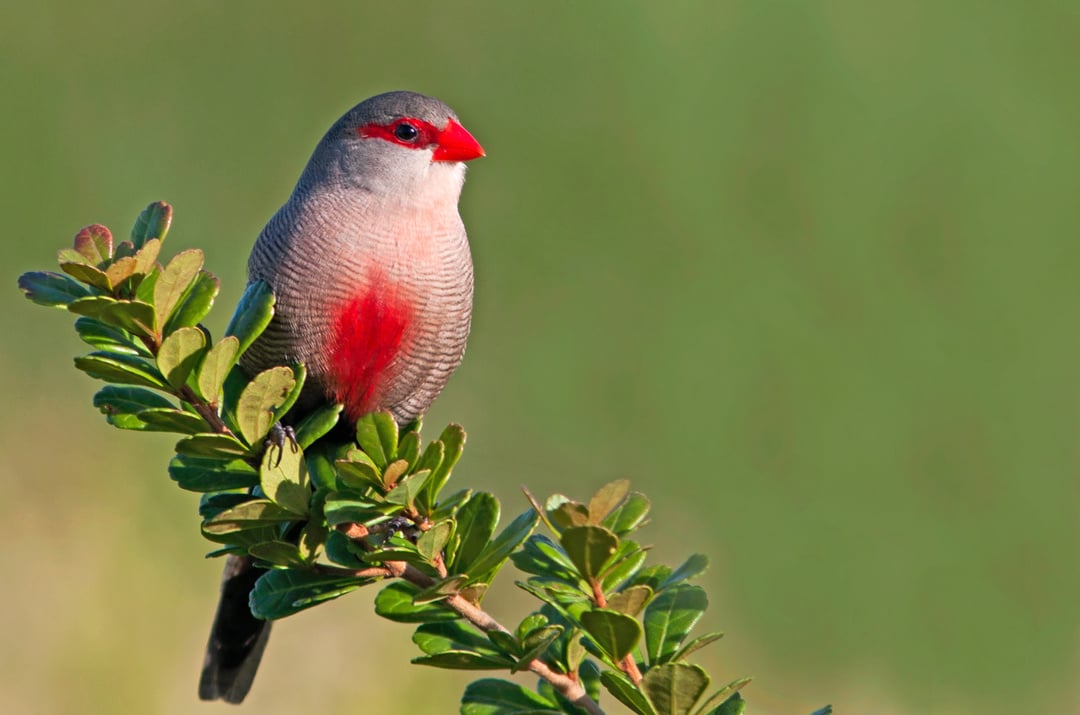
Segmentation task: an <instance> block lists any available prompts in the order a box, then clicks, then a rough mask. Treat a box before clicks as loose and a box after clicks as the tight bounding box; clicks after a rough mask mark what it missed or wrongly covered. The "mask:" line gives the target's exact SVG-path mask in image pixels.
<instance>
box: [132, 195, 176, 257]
mask: <svg viewBox="0 0 1080 715" xmlns="http://www.w3.org/2000/svg"><path fill="white" fill-rule="evenodd" d="M171 223H172V206H169V205H168V204H167V203H165V202H164V201H155V202H154V203H152V204H150V205H149V206H147V207H146V208H145V209H143V210H142V213H140V214H139V217H138V218H137V219H135V225H134V226H132V227H131V242H132V243H133V244H134V245H135V248H142V247H143V244H145V243H146V242H147V241H148V240H150V239H152V238H156V239H158V240H161V241H163V240H165V234H167V233H168V232H169V225H170V224H171Z"/></svg>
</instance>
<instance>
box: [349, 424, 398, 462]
mask: <svg viewBox="0 0 1080 715" xmlns="http://www.w3.org/2000/svg"><path fill="white" fill-rule="evenodd" d="M397 430H398V428H397V423H396V422H394V418H393V417H392V416H391V415H390V413H389V412H369V413H368V414H366V415H364V416H363V417H361V418H360V419H359V420H357V422H356V442H357V444H359V445H360V448H361V449H363V450H364V452H365V453H366V454H367V455H368V456H369V457H371V461H372V462H373V463H374V464H375V466H376V467H378V468H379V470H380V471H383V470H385V469H386V465H387V464H389V463H390V461H391V460H392V459H394V457H395V456H396V455H397V440H398V431H397Z"/></svg>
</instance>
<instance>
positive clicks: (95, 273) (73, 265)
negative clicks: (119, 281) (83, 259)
mask: <svg viewBox="0 0 1080 715" xmlns="http://www.w3.org/2000/svg"><path fill="white" fill-rule="evenodd" d="M60 270H62V271H63V272H64V273H67V274H68V275H69V276H71V277H72V278H74V279H75V280H77V281H81V282H83V283H85V284H87V285H89V286H92V287H94V288H97V289H98V290H100V291H103V292H105V293H112V289H113V286H112V283H110V282H109V277H108V276H107V275H105V271H103V270H101V269H100V268H95V267H94V266H89V265H87V264H85V263H77V262H69V261H61V263H60Z"/></svg>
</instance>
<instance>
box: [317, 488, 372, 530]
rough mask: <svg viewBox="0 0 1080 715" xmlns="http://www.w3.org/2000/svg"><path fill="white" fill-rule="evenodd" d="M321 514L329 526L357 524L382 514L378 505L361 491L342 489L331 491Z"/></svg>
mask: <svg viewBox="0 0 1080 715" xmlns="http://www.w3.org/2000/svg"><path fill="white" fill-rule="evenodd" d="M323 514H324V515H325V517H326V523H327V524H329V525H330V526H337V525H338V524H354V523H356V524H359V523H363V522H365V521H368V520H370V519H373V518H377V517H380V516H382V514H383V512H382V510H381V509H379V507H378V505H376V504H375V503H374V502H372V501H371V500H370V499H368V498H367V497H365V496H364V494H363V493H362V492H356V491H349V490H343V491H338V492H331V493H330V494H328V495H327V496H326V501H325V503H324V504H323Z"/></svg>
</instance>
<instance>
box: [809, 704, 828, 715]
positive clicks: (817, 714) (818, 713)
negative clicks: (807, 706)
mask: <svg viewBox="0 0 1080 715" xmlns="http://www.w3.org/2000/svg"><path fill="white" fill-rule="evenodd" d="M810 715H832V705H826V706H825V707H823V708H818V709H817V710H815V711H814V712H812V713H810Z"/></svg>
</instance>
